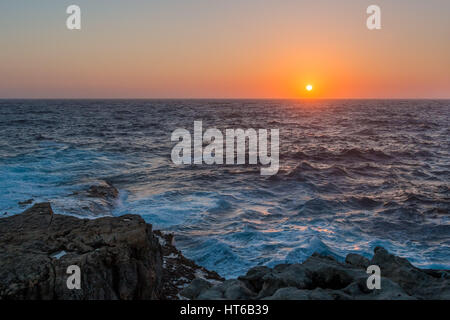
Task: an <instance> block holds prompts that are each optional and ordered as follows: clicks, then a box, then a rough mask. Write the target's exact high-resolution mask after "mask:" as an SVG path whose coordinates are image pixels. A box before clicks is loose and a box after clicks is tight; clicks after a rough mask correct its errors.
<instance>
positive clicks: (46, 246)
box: [0, 203, 162, 300]
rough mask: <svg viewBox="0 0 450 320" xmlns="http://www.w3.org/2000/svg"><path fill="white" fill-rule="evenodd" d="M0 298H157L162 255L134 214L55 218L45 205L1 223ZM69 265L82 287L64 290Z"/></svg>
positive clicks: (142, 223) (0, 220) (146, 226)
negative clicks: (78, 270) (98, 217)
mask: <svg viewBox="0 0 450 320" xmlns="http://www.w3.org/2000/svg"><path fill="white" fill-rule="evenodd" d="M0 243H1V246H2V250H1V251H0V299H76V300H84V299H126V300H131V299H158V298H160V297H161V295H162V251H161V247H160V245H159V243H158V240H157V238H156V237H155V236H154V235H153V232H152V227H151V225H148V224H146V223H145V222H144V220H143V219H142V218H140V217H139V216H133V215H126V216H121V217H117V218H112V217H106V218H100V219H95V220H87V219H77V218H74V217H70V216H62V215H56V214H54V213H53V211H52V209H51V207H50V204H48V203H41V204H36V205H34V206H33V207H32V208H30V209H28V210H26V211H25V212H23V213H22V214H19V215H15V216H11V217H7V218H2V219H0ZM70 265H76V266H78V267H79V268H80V270H81V279H80V280H81V289H79V290H77V289H75V290H69V289H68V288H67V284H66V281H67V278H68V276H69V275H68V274H67V273H66V271H67V268H68V267H69V266H70Z"/></svg>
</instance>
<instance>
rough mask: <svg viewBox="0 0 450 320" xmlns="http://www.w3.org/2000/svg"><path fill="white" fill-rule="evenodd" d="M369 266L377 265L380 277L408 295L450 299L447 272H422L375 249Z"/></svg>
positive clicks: (407, 262)
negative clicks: (395, 284)
mask: <svg viewBox="0 0 450 320" xmlns="http://www.w3.org/2000/svg"><path fill="white" fill-rule="evenodd" d="M374 253H375V254H374V256H373V258H372V260H371V261H370V264H374V265H378V266H379V267H380V268H381V270H382V275H383V276H384V277H387V278H389V279H390V280H392V281H394V282H395V283H397V284H398V285H400V286H401V287H402V288H403V289H404V290H405V291H406V292H407V293H408V294H409V295H411V296H415V297H417V298H418V299H450V274H449V271H448V270H422V269H419V268H416V267H414V266H413V265H412V264H411V263H410V262H409V261H408V260H406V259H404V258H400V257H396V256H394V255H393V254H390V253H389V252H388V251H387V250H386V249H384V248H382V247H377V248H375V250H374Z"/></svg>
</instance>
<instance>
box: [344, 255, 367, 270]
mask: <svg viewBox="0 0 450 320" xmlns="http://www.w3.org/2000/svg"><path fill="white" fill-rule="evenodd" d="M345 262H346V263H348V264H351V265H352V266H354V267H357V268H361V269H364V270H366V269H367V267H368V266H369V265H370V260H369V259H367V258H366V257H363V256H361V255H359V254H356V253H350V254H348V255H347V257H346V258H345Z"/></svg>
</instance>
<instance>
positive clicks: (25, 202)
mask: <svg viewBox="0 0 450 320" xmlns="http://www.w3.org/2000/svg"><path fill="white" fill-rule="evenodd" d="M33 201H34V199H28V200H25V201H19V202H18V205H19V206H21V207H24V206H27V205H29V204H32V203H33Z"/></svg>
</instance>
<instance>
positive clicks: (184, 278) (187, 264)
mask: <svg viewBox="0 0 450 320" xmlns="http://www.w3.org/2000/svg"><path fill="white" fill-rule="evenodd" d="M154 233H155V235H156V236H157V237H158V239H159V241H160V244H161V247H162V252H163V289H162V290H163V293H164V296H163V298H164V299H168V300H173V299H180V298H181V299H182V298H183V297H181V296H180V295H179V293H180V291H181V290H182V289H184V288H185V287H186V286H188V285H189V284H190V283H192V281H195V280H199V281H205V282H206V283H208V284H210V285H211V284H217V283H220V282H221V281H223V280H224V279H223V278H222V277H220V276H219V275H218V274H217V273H216V272H214V271H209V270H207V269H205V268H203V267H200V266H199V265H197V264H196V263H195V262H194V261H192V260H189V259H187V258H186V257H184V256H183V254H182V253H181V251H179V250H178V249H177V248H176V247H175V238H174V235H173V234H170V233H169V234H168V233H163V232H161V231H158V230H157V231H155V232H154Z"/></svg>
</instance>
